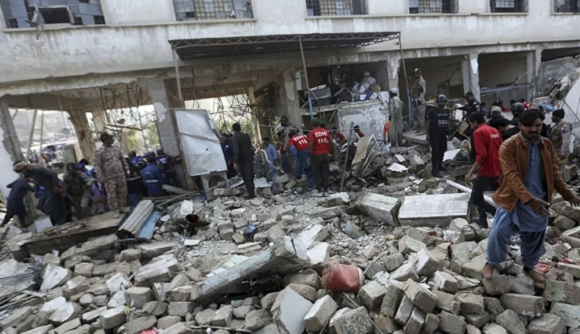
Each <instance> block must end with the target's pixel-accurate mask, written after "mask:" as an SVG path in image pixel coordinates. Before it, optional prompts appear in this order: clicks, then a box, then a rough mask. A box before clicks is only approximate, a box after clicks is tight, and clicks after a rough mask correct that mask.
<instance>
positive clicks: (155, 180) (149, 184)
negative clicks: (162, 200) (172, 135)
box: [141, 156, 165, 197]
mask: <svg viewBox="0 0 580 334" xmlns="http://www.w3.org/2000/svg"><path fill="white" fill-rule="evenodd" d="M141 178H142V179H143V185H144V186H145V188H147V193H148V194H149V196H150V197H159V196H163V184H165V178H164V177H163V174H162V173H161V170H160V169H159V167H157V164H156V160H155V157H151V156H149V157H147V167H145V168H143V170H142V171H141Z"/></svg>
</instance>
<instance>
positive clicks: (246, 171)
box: [240, 162, 255, 196]
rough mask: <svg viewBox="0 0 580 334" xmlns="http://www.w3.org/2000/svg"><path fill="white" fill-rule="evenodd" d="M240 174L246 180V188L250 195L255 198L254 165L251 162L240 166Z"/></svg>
mask: <svg viewBox="0 0 580 334" xmlns="http://www.w3.org/2000/svg"><path fill="white" fill-rule="evenodd" d="M240 174H242V180H244V186H246V190H247V191H248V195H250V196H255V188H254V164H253V163H251V162H248V163H245V164H242V165H240Z"/></svg>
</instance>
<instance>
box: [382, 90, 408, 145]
mask: <svg viewBox="0 0 580 334" xmlns="http://www.w3.org/2000/svg"><path fill="white" fill-rule="evenodd" d="M398 95H399V90H398V89H397V88H392V89H391V90H390V91H389V96H390V97H391V98H390V99H389V112H390V121H391V129H390V131H389V139H390V140H391V146H394V147H399V145H402V144H403V126H404V125H403V107H404V106H405V104H404V103H403V101H401V99H400V98H399V96H398ZM383 137H384V135H383Z"/></svg>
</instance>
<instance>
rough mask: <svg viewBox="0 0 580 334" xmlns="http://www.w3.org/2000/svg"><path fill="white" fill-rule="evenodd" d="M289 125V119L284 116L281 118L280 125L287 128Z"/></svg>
mask: <svg viewBox="0 0 580 334" xmlns="http://www.w3.org/2000/svg"><path fill="white" fill-rule="evenodd" d="M288 124H290V122H289V121H288V117H286V116H282V118H280V125H282V126H283V127H287V126H288Z"/></svg>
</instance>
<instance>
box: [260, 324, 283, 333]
mask: <svg viewBox="0 0 580 334" xmlns="http://www.w3.org/2000/svg"><path fill="white" fill-rule="evenodd" d="M254 334H280V330H279V329H278V326H277V325H276V324H268V325H266V326H265V327H264V328H261V329H258V330H257V331H254Z"/></svg>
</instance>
